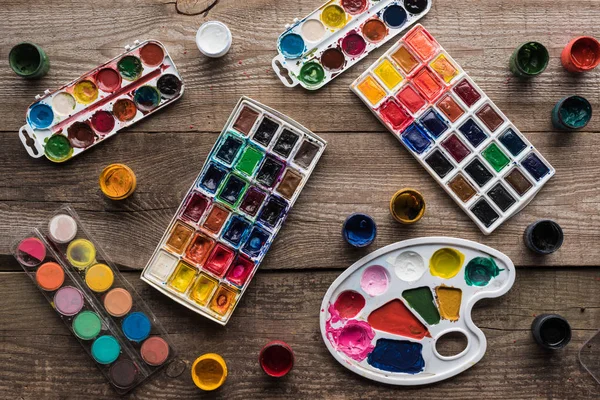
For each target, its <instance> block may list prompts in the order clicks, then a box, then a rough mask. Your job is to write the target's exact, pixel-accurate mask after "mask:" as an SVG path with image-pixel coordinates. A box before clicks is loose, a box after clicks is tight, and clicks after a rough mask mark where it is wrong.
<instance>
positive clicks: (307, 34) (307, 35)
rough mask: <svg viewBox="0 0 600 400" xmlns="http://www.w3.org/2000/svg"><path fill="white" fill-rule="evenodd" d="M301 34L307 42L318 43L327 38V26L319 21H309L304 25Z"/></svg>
mask: <svg viewBox="0 0 600 400" xmlns="http://www.w3.org/2000/svg"><path fill="white" fill-rule="evenodd" d="M300 33H301V34H302V37H303V38H304V39H305V40H306V41H307V42H312V43H316V42H319V41H320V40H321V39H323V36H325V33H326V30H325V25H323V23H322V22H321V21H319V20H318V19H312V18H311V19H307V20H306V21H304V22H303V23H302V27H301V28H300Z"/></svg>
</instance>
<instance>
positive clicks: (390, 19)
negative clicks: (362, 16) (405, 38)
mask: <svg viewBox="0 0 600 400" xmlns="http://www.w3.org/2000/svg"><path fill="white" fill-rule="evenodd" d="M407 19H408V16H407V15H406V11H405V10H404V8H402V7H401V6H399V5H398V4H392V5H391V6H388V7H387V8H386V9H385V10H384V11H383V21H384V22H385V23H386V25H387V26H389V27H390V28H392V29H399V28H400V27H401V26H402V25H404V24H405V23H406V20H407Z"/></svg>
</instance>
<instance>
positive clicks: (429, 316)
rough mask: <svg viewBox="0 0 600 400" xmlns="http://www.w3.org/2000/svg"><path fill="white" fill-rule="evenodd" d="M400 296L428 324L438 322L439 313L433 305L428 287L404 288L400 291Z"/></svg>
mask: <svg viewBox="0 0 600 400" xmlns="http://www.w3.org/2000/svg"><path fill="white" fill-rule="evenodd" d="M402 297H404V300H406V302H407V303H408V305H409V306H411V307H412V308H413V309H414V310H415V311H416V312H418V313H419V315H420V316H421V317H422V318H423V319H424V320H425V322H427V323H428V324H429V325H435V324H437V323H438V322H440V313H439V312H438V309H437V307H436V306H435V302H434V301H433V294H432V293H431V289H429V287H427V286H424V287H420V288H416V289H409V290H405V291H404V292H402Z"/></svg>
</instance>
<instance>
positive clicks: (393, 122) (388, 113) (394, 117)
mask: <svg viewBox="0 0 600 400" xmlns="http://www.w3.org/2000/svg"><path fill="white" fill-rule="evenodd" d="M379 114H381V117H382V118H383V120H384V121H386V122H387V123H388V124H389V125H390V126H391V127H392V129H394V130H402V129H404V127H405V126H406V125H408V124H409V123H410V122H412V119H411V117H410V115H408V112H406V110H405V109H404V107H402V106H401V105H399V104H398V103H396V102H395V101H393V100H388V101H386V102H385V103H383V104H382V105H381V107H379Z"/></svg>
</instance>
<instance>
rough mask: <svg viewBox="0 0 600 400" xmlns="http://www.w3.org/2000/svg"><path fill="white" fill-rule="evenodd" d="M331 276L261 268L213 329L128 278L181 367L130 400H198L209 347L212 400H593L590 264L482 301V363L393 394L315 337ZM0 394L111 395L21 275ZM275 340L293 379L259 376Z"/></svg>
mask: <svg viewBox="0 0 600 400" xmlns="http://www.w3.org/2000/svg"><path fill="white" fill-rule="evenodd" d="M337 275H338V273H337V272H319V271H315V272H312V273H311V274H310V276H308V274H307V273H306V272H302V273H300V272H291V271H288V272H259V273H258V274H257V276H256V277H255V280H254V282H253V283H252V285H251V287H250V288H249V290H248V291H247V293H246V294H245V297H244V299H243V300H242V303H241V304H240V306H239V307H238V308H237V310H236V311H235V316H234V317H233V318H232V320H231V322H230V323H229V324H228V325H227V327H225V328H222V327H220V326H218V325H216V324H214V323H212V322H210V321H208V320H206V319H204V318H202V317H200V316H198V315H196V314H194V313H192V312H191V311H189V310H187V309H186V308H184V307H181V306H178V305H176V304H175V303H173V302H171V301H170V300H169V299H168V298H167V297H165V296H162V295H161V294H160V293H158V292H156V291H155V290H153V289H152V288H150V287H149V286H148V285H146V284H144V283H143V282H141V281H140V280H139V279H138V275H137V274H136V273H126V274H125V276H126V277H127V279H128V280H129V281H130V282H131V283H132V284H133V285H134V287H135V288H136V289H137V290H138V291H139V293H140V294H141V296H142V297H143V298H144V299H145V300H146V301H147V302H148V304H149V306H150V307H151V308H152V309H153V311H154V312H155V314H156V315H157V317H158V318H159V319H160V321H161V322H162V324H163V325H164V327H165V328H166V329H167V330H168V332H169V334H170V336H171V339H172V340H173V341H174V344H175V346H176V348H177V350H178V351H179V355H180V358H181V359H182V360H184V361H185V362H186V363H187V365H188V368H187V369H186V371H185V372H184V373H183V374H182V375H181V376H179V377H176V378H170V377H168V376H167V375H166V374H165V372H161V373H160V374H159V375H158V377H157V378H156V379H154V380H152V381H151V382H149V383H147V384H145V385H143V386H142V387H140V388H139V389H138V390H137V391H135V392H134V393H133V394H132V395H131V396H129V398H136V399H146V398H148V399H150V398H174V397H177V398H180V399H181V398H185V399H187V398H197V397H198V396H199V395H200V393H199V390H197V389H196V388H195V386H193V384H192V381H191V379H190V377H189V365H190V363H191V362H192V361H193V360H194V359H195V357H197V356H198V355H200V354H203V353H206V352H218V353H220V354H221V355H223V357H224V358H225V359H226V361H227V363H228V368H229V370H230V375H229V377H228V379H227V382H226V383H225V385H224V386H223V388H222V389H221V390H219V391H218V392H216V393H214V396H211V397H215V398H226V399H247V398H252V397H258V398H265V399H267V398H282V397H293V398H315V397H318V398H325V397H327V398H367V397H372V398H387V397H390V396H394V397H396V396H405V395H413V396H414V395H416V396H418V397H419V398H442V397H443V398H452V399H455V398H456V399H463V398H471V397H475V398H477V397H478V396H480V395H481V393H485V396H486V398H494V399H496V398H497V399H504V398H507V397H510V398H542V397H543V398H567V397H568V398H593V397H594V396H595V395H594V393H596V394H597V390H598V387H597V384H596V383H595V382H594V380H593V379H592V378H591V377H590V376H589V375H587V373H586V372H585V371H583V369H582V368H581V367H580V366H579V363H578V361H577V356H576V354H577V352H578V351H579V348H580V347H581V345H582V343H583V342H584V341H585V340H587V339H588V338H589V337H591V335H592V334H593V333H594V331H595V329H596V328H598V326H600V308H599V307H598V304H599V302H600V290H598V289H599V285H600V273H599V272H598V271H595V270H590V269H574V270H556V269H555V270H552V269H535V270H533V269H522V270H520V271H519V272H518V277H517V282H516V283H515V286H514V287H513V289H512V290H511V291H510V292H509V293H508V294H506V295H505V296H504V297H502V298H500V299H490V300H484V301H482V302H480V303H479V304H478V305H477V306H476V308H475V310H474V317H473V319H474V321H475V324H476V325H478V326H479V327H480V328H482V330H483V331H484V333H485V335H486V336H487V338H488V349H487V353H486V355H485V357H484V358H483V360H482V361H480V362H479V363H478V364H477V365H475V366H474V367H473V368H471V369H469V370H468V371H466V372H465V373H463V374H460V375H458V376H456V377H455V378H452V379H450V380H447V381H444V382H441V383H438V384H435V385H430V386H426V387H423V388H400V387H392V386H386V385H381V384H375V383H374V382H371V381H368V380H365V379H362V378H360V377H358V376H357V375H355V374H353V373H351V372H349V371H348V370H346V369H345V368H344V367H342V366H341V365H339V364H338V363H337V362H336V361H335V360H334V359H333V357H331V355H330V354H329V352H328V351H327V349H326V348H325V346H324V344H323V342H322V339H321V335H320V331H319V325H318V324H319V308H320V305H321V301H322V296H323V295H324V293H325V291H326V290H327V288H328V287H329V285H330V284H331V282H333V280H334V279H335V278H336V277H337ZM0 277H2V279H0V289H1V292H2V293H3V297H4V302H3V304H4V307H2V308H1V309H0V326H2V329H1V330H0V337H1V340H0V350H1V351H0V363H2V365H3V368H2V370H1V372H0V390H2V393H3V396H4V397H6V398H26V399H29V398H40V396H42V397H43V398H45V399H46V398H48V399H51V398H62V397H67V396H69V397H74V398H78V397H83V396H88V397H89V396H91V397H93V398H112V397H113V396H114V392H112V390H111V389H110V387H109V385H108V384H107V383H106V382H105V380H104V378H103V377H102V375H101V374H100V373H99V372H98V371H97V370H96V367H95V366H94V365H93V363H92V362H91V361H90V360H89V358H88V356H87V355H86V354H85V353H84V352H83V350H81V348H80V346H79V344H78V343H77V342H76V340H75V339H73V338H72V337H71V336H70V334H69V332H68V331H67V329H66V328H65V326H64V325H63V324H62V322H60V320H59V318H58V317H57V316H56V315H55V314H54V311H52V310H51V308H50V307H49V305H48V304H46V303H45V299H44V298H43V297H42V296H41V295H40V294H39V293H38V291H37V289H36V288H35V287H34V285H33V284H32V283H31V282H30V280H29V278H27V277H26V276H24V275H23V274H22V273H2V274H0ZM543 312H557V313H560V314H561V315H563V316H565V317H566V318H567V319H568V320H569V321H570V323H571V325H572V327H573V341H572V342H571V344H569V345H568V346H567V347H566V348H565V349H564V350H562V351H558V352H554V353H546V352H544V351H542V350H541V349H540V348H538V347H537V345H536V344H535V343H534V342H533V339H532V338H531V333H530V330H529V329H530V328H529V327H530V324H531V321H532V319H533V317H534V315H535V314H539V313H543ZM272 339H280V340H285V341H287V342H288V343H290V345H291V346H292V347H293V349H294V351H295V353H296V365H295V367H294V370H293V371H292V372H291V374H290V375H289V376H288V377H286V378H285V379H282V380H280V381H273V380H270V379H268V378H267V377H266V376H265V375H263V373H262V372H261V371H260V367H259V366H258V362H257V357H258V351H259V350H260V348H261V347H262V345H264V344H265V343H266V342H267V341H269V340H272Z"/></svg>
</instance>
